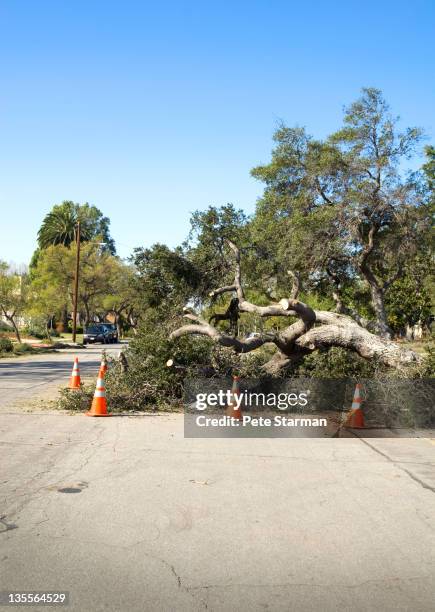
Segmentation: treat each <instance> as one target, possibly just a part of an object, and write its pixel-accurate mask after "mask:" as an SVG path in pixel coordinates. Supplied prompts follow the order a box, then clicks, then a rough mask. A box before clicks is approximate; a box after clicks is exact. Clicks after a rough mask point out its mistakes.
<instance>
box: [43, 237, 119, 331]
mask: <svg viewBox="0 0 435 612" xmlns="http://www.w3.org/2000/svg"><path fill="white" fill-rule="evenodd" d="M75 259H76V246H75V244H72V245H71V246H70V247H69V248H68V247H66V246H64V245H61V244H58V245H54V246H51V247H48V248H47V249H44V250H43V251H41V255H40V257H39V260H38V263H37V266H36V268H35V270H34V273H33V283H32V287H33V289H34V290H35V295H36V299H37V298H38V296H39V297H40V299H41V304H40V307H41V308H42V310H45V311H46V312H47V314H49V313H51V312H52V310H53V309H56V308H59V304H60V303H61V302H63V306H62V307H61V310H63V308H64V307H65V305H66V307H67V308H70V307H71V305H72V300H73V281H74V271H75V267H74V264H75ZM119 266H120V262H119V260H118V259H117V258H116V257H114V256H112V255H110V254H109V253H107V252H104V251H103V250H102V249H101V246H100V244H99V243H98V242H97V241H89V242H86V243H84V244H83V245H82V247H81V255H80V282H79V295H78V298H79V310H80V311H81V312H82V314H83V319H84V323H85V325H88V324H89V323H90V321H91V320H92V319H93V317H94V316H99V315H100V314H101V312H103V311H104V310H105V307H104V304H103V302H104V299H105V298H106V297H107V296H108V295H110V294H111V293H112V292H113V291H114V282H113V278H114V276H115V274H118V271H119ZM50 296H52V297H53V305H52V307H51V309H50V308H48V305H46V302H47V300H48V299H49V297H50ZM36 307H37V306H36ZM47 308H48V310H47Z"/></svg>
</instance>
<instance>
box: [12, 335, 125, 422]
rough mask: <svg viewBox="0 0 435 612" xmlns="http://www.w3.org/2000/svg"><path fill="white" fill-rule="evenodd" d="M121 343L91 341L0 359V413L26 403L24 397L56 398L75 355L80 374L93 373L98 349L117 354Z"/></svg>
mask: <svg viewBox="0 0 435 612" xmlns="http://www.w3.org/2000/svg"><path fill="white" fill-rule="evenodd" d="M123 346H125V345H123V344H110V345H101V344H92V345H88V346H87V347H86V349H79V350H77V349H74V348H68V349H60V350H59V351H58V352H56V353H42V354H39V355H26V356H23V357H18V358H17V357H15V358H14V357H11V358H6V359H0V412H1V411H3V410H8V409H10V408H11V407H13V406H15V405H16V403H20V405H22V406H24V407H25V405H26V400H29V399H34V398H35V397H38V396H39V395H42V396H44V397H46V396H47V393H50V394H51V395H52V397H56V394H57V388H58V387H59V385H64V386H65V387H66V386H67V385H68V380H69V377H70V376H71V370H72V367H73V362H74V357H78V358H79V367H80V374H81V376H82V377H92V376H96V375H97V373H98V366H99V364H100V361H101V352H102V350H103V349H105V350H106V353H107V355H108V356H116V355H117V354H118V353H119V350H120V349H121V348H122V347H123Z"/></svg>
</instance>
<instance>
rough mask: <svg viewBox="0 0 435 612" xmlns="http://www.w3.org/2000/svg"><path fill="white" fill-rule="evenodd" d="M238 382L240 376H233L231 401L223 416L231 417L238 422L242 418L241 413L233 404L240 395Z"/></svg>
mask: <svg viewBox="0 0 435 612" xmlns="http://www.w3.org/2000/svg"><path fill="white" fill-rule="evenodd" d="M239 380H240V376H233V387H232V389H231V400H230V403H229V404H228V406H227V408H226V410H225V414H226V415H227V416H230V417H233V418H234V419H237V420H240V419H241V418H242V411H241V410H240V408H237V404H236V402H235V398H236V397H239V396H240V395H241V393H240V385H239Z"/></svg>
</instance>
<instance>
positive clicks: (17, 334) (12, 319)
mask: <svg viewBox="0 0 435 612" xmlns="http://www.w3.org/2000/svg"><path fill="white" fill-rule="evenodd" d="M2 310H3V314H4V315H5V317H6V319H7V320H8V321H9V322H10V324H11V325H12V327H13V328H14V332H15V337H16V339H17V342H19V343H20V344H21V335H20V330H19V329H18V326H17V324H16V323H15V312H14V313H13V314H9V313H8V312H7V311H6V310H5V308H3V307H2Z"/></svg>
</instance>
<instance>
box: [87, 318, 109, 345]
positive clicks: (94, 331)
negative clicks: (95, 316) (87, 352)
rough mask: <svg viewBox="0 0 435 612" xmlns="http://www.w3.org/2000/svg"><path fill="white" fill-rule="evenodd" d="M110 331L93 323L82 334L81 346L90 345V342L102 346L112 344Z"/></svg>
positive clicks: (104, 326)
mask: <svg viewBox="0 0 435 612" xmlns="http://www.w3.org/2000/svg"><path fill="white" fill-rule="evenodd" d="M112 341H113V340H112V331H111V330H110V329H108V327H106V325H102V324H100V323H95V324H94V325H91V326H89V327H86V328H85V330H84V333H83V344H90V343H92V342H101V343H102V344H109V342H112Z"/></svg>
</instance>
